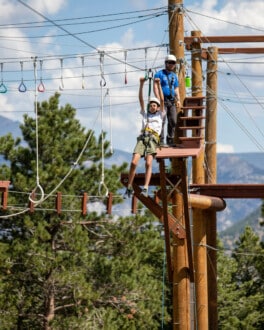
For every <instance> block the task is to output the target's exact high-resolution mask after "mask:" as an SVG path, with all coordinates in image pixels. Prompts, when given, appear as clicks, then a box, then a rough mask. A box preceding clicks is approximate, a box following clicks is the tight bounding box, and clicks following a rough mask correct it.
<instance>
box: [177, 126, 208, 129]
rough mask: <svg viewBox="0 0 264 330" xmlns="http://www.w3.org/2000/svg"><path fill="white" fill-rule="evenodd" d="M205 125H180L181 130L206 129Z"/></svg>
mask: <svg viewBox="0 0 264 330" xmlns="http://www.w3.org/2000/svg"><path fill="white" fill-rule="evenodd" d="M204 128H205V126H182V127H179V129H181V130H189V129H204Z"/></svg>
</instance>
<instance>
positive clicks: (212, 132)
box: [205, 47, 218, 330]
mask: <svg viewBox="0 0 264 330" xmlns="http://www.w3.org/2000/svg"><path fill="white" fill-rule="evenodd" d="M207 56H208V58H207V84H206V85H207V86H206V130H205V140H206V145H205V154H206V159H207V171H206V172H205V182H206V183H216V181H217V150H216V139H217V134H216V132H217V60H218V49H217V48H216V47H209V48H208V55H207ZM206 234H207V244H208V247H209V248H208V252H207V264H208V271H207V280H208V285H209V286H210V287H209V288H208V306H209V307H208V308H209V329H212V330H213V329H217V324H218V313H217V276H216V274H217V255H216V244H217V242H216V239H217V216H216V211H214V210H210V211H206Z"/></svg>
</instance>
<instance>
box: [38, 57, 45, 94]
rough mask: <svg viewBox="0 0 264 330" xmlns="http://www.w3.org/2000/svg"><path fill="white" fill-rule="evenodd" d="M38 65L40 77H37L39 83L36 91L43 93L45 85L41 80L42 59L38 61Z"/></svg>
mask: <svg viewBox="0 0 264 330" xmlns="http://www.w3.org/2000/svg"><path fill="white" fill-rule="evenodd" d="M39 66H40V78H39V80H40V81H39V85H38V92H40V93H43V92H45V86H44V84H43V81H42V66H43V60H40V61H39Z"/></svg>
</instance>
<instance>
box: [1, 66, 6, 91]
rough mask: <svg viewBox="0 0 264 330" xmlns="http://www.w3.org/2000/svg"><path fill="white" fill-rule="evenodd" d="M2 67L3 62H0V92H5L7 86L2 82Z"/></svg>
mask: <svg viewBox="0 0 264 330" xmlns="http://www.w3.org/2000/svg"><path fill="white" fill-rule="evenodd" d="M3 69H4V63H1V84H0V93H1V94H5V93H6V92H7V88H6V86H5V84H4V80H3Z"/></svg>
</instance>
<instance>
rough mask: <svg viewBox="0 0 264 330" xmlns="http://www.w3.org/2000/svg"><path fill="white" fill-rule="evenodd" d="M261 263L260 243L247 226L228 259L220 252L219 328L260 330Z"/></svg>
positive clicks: (262, 299) (263, 317)
mask: <svg viewBox="0 0 264 330" xmlns="http://www.w3.org/2000/svg"><path fill="white" fill-rule="evenodd" d="M263 261H264V248H263V244H261V242H259V238H258V237H257V236H256V234H254V232H253V231H252V229H251V228H250V227H246V228H245V231H244V233H243V234H241V235H240V238H239V240H238V241H237V242H236V248H235V250H234V251H233V254H232V255H231V256H230V257H229V256H226V255H224V253H223V251H222V252H220V253H219V258H218V274H219V279H218V297H219V298H218V308H219V329H263V327H264V315H263V308H264V283H263V278H264V266H263Z"/></svg>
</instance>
